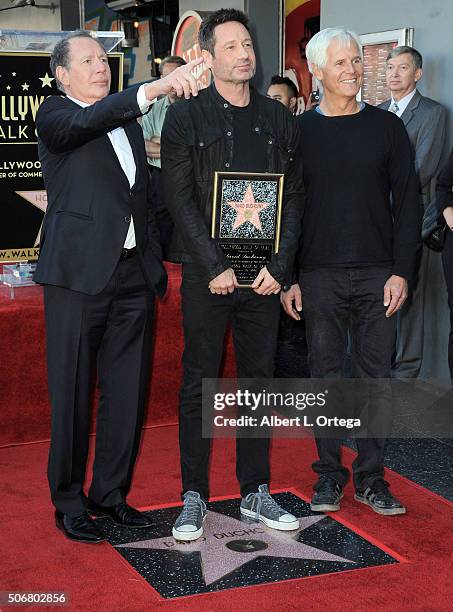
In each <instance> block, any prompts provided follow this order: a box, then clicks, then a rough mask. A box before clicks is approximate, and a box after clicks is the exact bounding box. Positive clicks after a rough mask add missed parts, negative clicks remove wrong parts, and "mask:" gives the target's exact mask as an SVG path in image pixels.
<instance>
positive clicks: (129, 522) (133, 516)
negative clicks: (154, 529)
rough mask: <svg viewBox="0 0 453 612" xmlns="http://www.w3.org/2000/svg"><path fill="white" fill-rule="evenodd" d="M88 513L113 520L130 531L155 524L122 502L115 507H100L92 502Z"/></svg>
mask: <svg viewBox="0 0 453 612" xmlns="http://www.w3.org/2000/svg"><path fill="white" fill-rule="evenodd" d="M88 512H89V513H90V514H93V515H95V516H105V517H107V518H109V519H111V520H112V521H113V522H114V523H115V524H116V525H120V526H121V527H129V528H130V529H141V528H143V527H151V526H152V525H153V522H152V521H151V520H150V519H149V518H147V517H146V516H145V515H144V514H142V513H141V512H139V511H138V510H136V509H135V508H132V506H129V505H128V504H126V502H124V501H123V502H120V503H119V504H115V505H114V506H98V505H97V504H95V503H93V502H92V501H90V502H89V504H88Z"/></svg>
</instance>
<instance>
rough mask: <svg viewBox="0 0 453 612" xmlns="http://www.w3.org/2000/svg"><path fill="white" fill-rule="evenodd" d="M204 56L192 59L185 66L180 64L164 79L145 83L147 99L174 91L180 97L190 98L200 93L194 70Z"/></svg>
mask: <svg viewBox="0 0 453 612" xmlns="http://www.w3.org/2000/svg"><path fill="white" fill-rule="evenodd" d="M203 61H204V60H203V58H202V57H199V58H197V59H194V60H192V61H191V62H189V63H188V64H186V65H185V66H180V67H179V68H176V70H173V71H172V72H170V74H167V76H166V77H163V78H162V79H157V80H156V81H153V82H152V83H147V84H146V85H145V95H146V99H147V100H154V98H157V97H158V96H166V95H167V94H169V93H171V92H172V91H174V92H176V95H177V96H178V98H182V96H184V97H185V98H187V99H188V98H190V96H196V95H198V85H197V81H196V80H195V77H194V76H193V74H192V70H193V69H194V68H195V67H196V66H198V65H199V64H201V63H202V62H203Z"/></svg>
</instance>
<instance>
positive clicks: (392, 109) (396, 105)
mask: <svg viewBox="0 0 453 612" xmlns="http://www.w3.org/2000/svg"><path fill="white" fill-rule="evenodd" d="M399 109H400V107H399V106H398V104H397V103H396V102H394V103H393V104H392V106H391V107H390V110H391V112H392V113H395V114H396V113H397V112H398V111H399Z"/></svg>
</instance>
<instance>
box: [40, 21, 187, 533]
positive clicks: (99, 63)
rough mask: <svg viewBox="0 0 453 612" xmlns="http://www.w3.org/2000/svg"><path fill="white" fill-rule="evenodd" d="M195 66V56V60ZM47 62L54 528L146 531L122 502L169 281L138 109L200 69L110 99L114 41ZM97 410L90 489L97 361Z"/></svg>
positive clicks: (75, 44)
mask: <svg viewBox="0 0 453 612" xmlns="http://www.w3.org/2000/svg"><path fill="white" fill-rule="evenodd" d="M198 63H199V62H198ZM50 64H51V70H52V72H53V74H54V77H55V78H56V80H57V84H58V86H59V88H60V89H61V90H62V91H63V92H64V93H65V94H66V95H65V96H51V97H49V98H47V99H46V100H45V101H44V103H43V104H42V105H41V107H40V109H39V112H38V115H37V120H36V127H37V133H38V148H39V158H40V160H41V163H42V171H43V176H44V182H45V186H46V189H47V195H48V208H47V212H46V216H45V220H44V227H43V232H42V239H41V249H40V257H39V261H38V265H37V269H36V273H35V277H34V280H35V281H36V282H37V283H40V284H42V285H44V304H45V317H46V337H47V365H48V379H49V392H50V398H51V404H52V431H51V446H50V455H49V465H48V478H49V484H50V490H51V496H52V501H53V503H54V505H55V508H56V513H55V517H56V525H57V527H58V528H59V529H61V530H62V531H63V533H64V534H65V535H66V536H67V537H69V538H71V539H73V540H77V541H82V542H91V543H95V542H100V541H102V540H103V539H104V536H103V534H102V533H101V532H100V531H99V530H98V528H97V526H96V524H95V523H94V521H93V520H92V518H91V517H90V515H89V514H88V512H87V507H88V509H89V511H91V513H94V514H103V515H105V516H108V517H109V518H110V519H112V520H113V521H114V522H115V523H117V524H119V525H124V526H127V527H137V528H138V527H147V526H149V524H150V523H149V520H148V519H147V518H146V517H145V516H144V515H142V514H141V513H140V512H138V511H137V510H135V509H134V508H132V507H131V506H129V505H128V504H127V503H126V496H127V494H128V491H129V488H130V484H131V479H132V472H133V468H134V464H135V459H136V456H137V451H138V444H139V440H140V431H141V426H142V421H143V414H144V410H145V406H146V399H147V388H148V382H149V375H150V353H151V332H152V319H153V308H154V298H155V295H159V296H162V295H163V294H164V292H165V288H166V273H165V269H164V267H163V265H162V262H161V252H160V245H159V242H158V232H157V229H156V226H155V221H154V218H153V216H152V214H151V209H150V206H149V201H148V180H149V176H148V170H147V163H146V154H145V146H144V142H143V136H142V131H141V128H140V126H139V125H138V123H137V121H136V118H137V117H139V116H141V115H142V114H143V113H144V112H147V111H148V109H149V106H150V104H151V101H152V100H154V99H155V98H156V97H157V96H159V95H166V94H168V93H169V92H170V91H171V90H172V89H174V90H176V92H177V93H178V95H185V96H187V97H188V96H190V95H191V94H196V92H197V87H196V82H195V80H194V79H193V77H192V75H191V74H190V70H191V69H192V68H193V66H194V65H195V64H194V62H192V64H191V65H188V66H185V67H183V68H181V69H180V70H179V71H178V70H177V71H175V72H173V73H172V74H171V75H169V76H168V77H166V78H165V79H160V80H158V81H155V82H153V83H147V84H144V85H142V86H140V87H138V86H137V87H132V88H130V89H128V90H126V91H124V92H121V93H117V94H113V95H108V94H109V90H110V80H111V77H110V69H109V65H108V58H107V55H106V53H105V51H104V48H103V47H102V45H101V44H100V43H98V42H97V41H96V40H95V39H93V38H92V37H91V36H90V34H89V33H88V32H76V33H72V34H70V35H69V36H68V37H67V38H65V39H63V40H62V41H60V42H59V43H58V44H57V45H56V46H55V49H54V51H53V53H52V56H51V63H50ZM96 367H97V374H98V384H99V392H100V393H99V395H100V400H99V410H98V419H97V436H96V454H95V461H94V467H93V480H92V483H91V487H90V490H89V493H88V499H87V497H86V495H85V493H84V490H83V485H84V480H85V472H86V461H87V453H88V438H89V431H90V420H91V419H90V412H91V411H90V404H91V401H90V400H91V391H92V382H93V371H94V370H95V368H96Z"/></svg>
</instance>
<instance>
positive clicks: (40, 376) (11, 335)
mask: <svg viewBox="0 0 453 612" xmlns="http://www.w3.org/2000/svg"><path fill="white" fill-rule="evenodd" d="M167 269H168V275H169V287H168V292H167V295H166V297H165V299H164V300H163V301H159V302H158V304H157V308H156V323H155V345H154V354H153V355H154V356H153V362H154V366H153V369H152V378H151V390H150V398H149V408H148V415H147V420H146V422H147V424H148V425H156V424H169V423H176V420H177V405H178V392H179V386H180V380H181V366H180V363H181V355H182V347H183V340H182V329H181V312H180V301H179V285H180V266H178V265H175V264H167ZM0 355H1V356H2V361H1V368H0V389H1V397H0V447H1V446H4V445H7V444H16V443H20V442H33V441H37V440H47V439H48V438H49V435H50V409H49V399H48V393H47V371H46V356H45V335H44V312H43V302H42V289H41V288H40V287H30V288H29V287H24V288H22V289H19V290H16V299H15V300H11V299H10V298H9V293H8V292H6V291H5V290H4V289H2V290H1V292H0ZM227 355H228V356H229V358H228V359H227V363H226V364H225V368H226V370H225V371H226V373H228V372H232V369H231V368H232V367H233V363H234V362H233V359H232V356H231V355H232V353H231V351H228V352H227ZM156 406H158V407H159V409H158V410H156Z"/></svg>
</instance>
